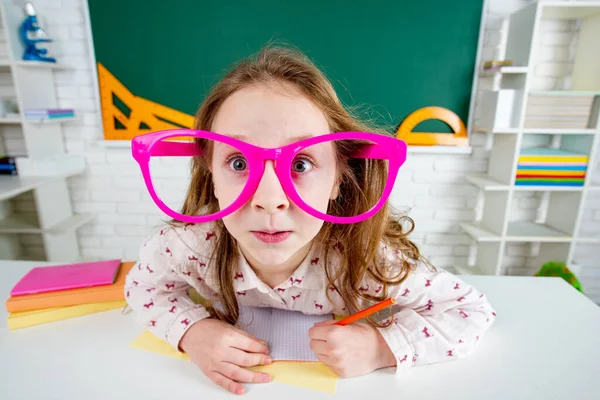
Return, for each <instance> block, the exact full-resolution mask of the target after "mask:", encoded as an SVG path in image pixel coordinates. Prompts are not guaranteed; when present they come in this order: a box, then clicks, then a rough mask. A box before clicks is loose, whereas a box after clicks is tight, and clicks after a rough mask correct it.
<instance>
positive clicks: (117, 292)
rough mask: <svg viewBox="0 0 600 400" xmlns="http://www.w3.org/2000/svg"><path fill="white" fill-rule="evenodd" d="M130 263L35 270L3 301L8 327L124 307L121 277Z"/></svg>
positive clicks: (107, 262) (22, 326) (99, 263)
mask: <svg viewBox="0 0 600 400" xmlns="http://www.w3.org/2000/svg"><path fill="white" fill-rule="evenodd" d="M133 265H134V262H125V263H121V260H118V259H117V260H107V261H97V262H86V263H79V264H68V265H57V266H51V267H36V268H33V269H32V270H31V271H29V272H28V273H27V274H26V275H25V276H24V277H23V278H21V280H20V281H19V282H18V283H17V284H16V285H15V286H14V287H13V289H12V291H11V293H10V297H9V298H8V300H7V301H6V311H8V312H9V316H8V327H9V328H10V329H13V330H14V329H20V328H25V327H28V326H33V325H40V324H45V323H48V322H52V321H58V320H63V319H67V318H73V317H79V316H82V315H86V314H92V313H96V312H100V311H106V310H112V309H115V308H122V307H124V306H125V304H126V303H125V295H124V293H123V290H124V286H125V277H126V276H127V273H128V272H129V270H130V269H131V268H132V267H133Z"/></svg>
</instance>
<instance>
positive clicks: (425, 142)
mask: <svg viewBox="0 0 600 400" xmlns="http://www.w3.org/2000/svg"><path fill="white" fill-rule="evenodd" d="M429 119H437V120H440V121H442V122H445V123H446V124H448V126H450V128H451V129H452V131H453V132H454V133H435V132H414V131H413V129H414V128H415V127H416V126H417V125H419V124H420V123H421V122H423V121H427V120H429ZM396 137H397V138H398V139H402V140H404V141H405V142H406V144H408V145H413V146H434V145H443V146H468V145H469V136H468V134H467V128H466V127H465V124H464V123H463V122H462V120H461V119H460V117H459V116H458V115H456V114H455V113H453V112H452V111H450V110H448V109H447V108H443V107H436V106H431V107H424V108H420V109H418V110H416V111H414V112H413V113H411V114H410V115H409V116H408V117H406V118H405V119H404V121H402V123H401V124H400V126H399V127H398V131H397V132H396Z"/></svg>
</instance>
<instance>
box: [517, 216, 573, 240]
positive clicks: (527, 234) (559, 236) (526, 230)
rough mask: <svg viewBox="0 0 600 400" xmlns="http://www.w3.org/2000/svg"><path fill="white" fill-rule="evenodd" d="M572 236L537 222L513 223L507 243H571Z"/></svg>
mask: <svg viewBox="0 0 600 400" xmlns="http://www.w3.org/2000/svg"><path fill="white" fill-rule="evenodd" d="M571 238H572V237H571V235H569V234H567V233H565V232H561V231H559V230H556V229H554V228H550V227H549V226H547V225H544V224H536V223H535V222H525V221H513V222H509V223H508V229H507V231H506V241H507V242H570V241H571Z"/></svg>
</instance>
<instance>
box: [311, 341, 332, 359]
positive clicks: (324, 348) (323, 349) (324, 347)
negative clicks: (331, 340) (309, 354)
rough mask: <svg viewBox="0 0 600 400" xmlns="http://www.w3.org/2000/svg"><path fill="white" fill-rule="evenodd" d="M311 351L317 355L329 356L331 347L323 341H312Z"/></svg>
mask: <svg viewBox="0 0 600 400" xmlns="http://www.w3.org/2000/svg"><path fill="white" fill-rule="evenodd" d="M310 349H311V350H312V351H314V352H315V354H317V355H318V354H323V355H327V354H328V353H329V350H330V348H329V345H328V344H327V342H325V341H323V340H311V341H310Z"/></svg>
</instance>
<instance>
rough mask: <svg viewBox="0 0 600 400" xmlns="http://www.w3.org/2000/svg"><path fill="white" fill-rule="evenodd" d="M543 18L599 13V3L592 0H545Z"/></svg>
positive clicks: (561, 17)
mask: <svg viewBox="0 0 600 400" xmlns="http://www.w3.org/2000/svg"><path fill="white" fill-rule="evenodd" d="M540 5H541V6H542V18H544V19H546V18H552V19H579V18H586V17H590V16H593V15H596V14H598V13H599V11H598V3H597V2H591V1H577V2H573V1H570V2H565V1H559V2H557V1H551V2H543V3H541V4H540Z"/></svg>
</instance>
